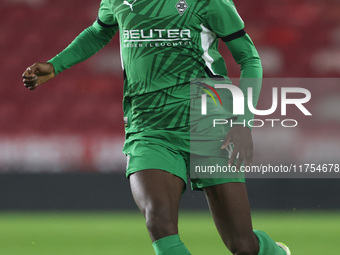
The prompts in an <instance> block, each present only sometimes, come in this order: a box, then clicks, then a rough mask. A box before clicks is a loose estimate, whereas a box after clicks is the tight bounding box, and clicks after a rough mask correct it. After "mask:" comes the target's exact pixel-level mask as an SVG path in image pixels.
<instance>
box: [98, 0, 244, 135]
mask: <svg viewBox="0 0 340 255" xmlns="http://www.w3.org/2000/svg"><path fill="white" fill-rule="evenodd" d="M97 21H98V23H99V24H100V25H101V26H103V27H112V29H114V30H118V29H119V33H120V50H121V59H122V68H123V70H124V74H125V82H124V115H125V121H126V126H127V131H130V132H135V131H141V130H144V129H155V128H156V129H163V128H167V129H169V128H176V127H182V126H187V125H188V118H189V101H188V100H189V93H190V91H189V90H190V87H189V86H188V85H189V83H190V80H191V79H193V78H197V77H200V78H202V77H227V69H226V65H225V62H224V59H223V58H222V56H221V55H220V53H219V52H218V39H219V38H222V39H223V40H225V41H228V40H232V39H234V38H238V37H240V36H243V35H244V34H245V32H244V30H243V28H244V23H243V21H242V19H241V18H240V16H239V14H238V13H237V11H236V8H235V6H234V4H233V2H232V1H231V0H161V1H150V0H128V1H127V0H124V1H123V0H102V2H101V6H100V9H99V14H98V20H97Z"/></svg>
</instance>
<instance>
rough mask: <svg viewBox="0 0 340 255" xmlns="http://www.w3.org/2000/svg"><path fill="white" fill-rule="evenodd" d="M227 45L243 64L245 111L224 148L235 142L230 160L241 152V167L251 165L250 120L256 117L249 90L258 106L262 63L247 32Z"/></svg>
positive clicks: (241, 82) (228, 136)
mask: <svg viewBox="0 0 340 255" xmlns="http://www.w3.org/2000/svg"><path fill="white" fill-rule="evenodd" d="M226 45H227V46H228V48H229V50H230V51H231V53H232V55H233V57H234V59H235V61H236V63H237V64H239V65H240V66H241V77H240V89H241V90H242V92H243V95H244V104H245V105H244V110H245V113H244V115H239V116H238V117H237V122H238V123H241V124H239V125H235V126H233V127H232V128H231V130H230V131H229V132H228V134H227V137H226V139H225V143H224V145H223V146H222V148H226V147H227V146H228V144H229V143H230V142H233V143H234V145H235V147H234V151H233V153H232V156H231V157H230V161H229V162H230V163H232V162H234V161H235V159H236V156H237V154H239V159H238V162H237V168H238V169H239V168H240V166H241V164H242V162H243V161H244V162H245V165H251V162H252V157H253V141H252V135H251V127H250V126H249V124H248V121H249V120H251V119H253V118H254V114H253V113H252V112H250V110H249V108H248V104H247V102H248V92H247V90H248V88H252V91H253V93H252V101H253V105H254V107H256V105H257V102H258V99H259V96H260V91H261V85H262V65H261V60H260V57H259V54H258V52H257V50H256V48H255V46H254V44H253V42H252V41H251V39H250V37H249V36H248V35H247V34H244V35H243V36H241V37H239V38H237V39H234V40H231V41H227V42H226ZM242 123H244V124H245V125H243V124H242Z"/></svg>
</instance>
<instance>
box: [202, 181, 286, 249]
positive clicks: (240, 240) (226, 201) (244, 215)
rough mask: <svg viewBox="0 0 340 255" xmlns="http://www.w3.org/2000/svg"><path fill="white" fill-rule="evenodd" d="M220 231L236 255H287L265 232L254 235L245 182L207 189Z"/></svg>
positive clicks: (226, 243)
mask: <svg viewBox="0 0 340 255" xmlns="http://www.w3.org/2000/svg"><path fill="white" fill-rule="evenodd" d="M204 191H205V194H206V197H207V201H208V204H209V208H210V210H211V213H212V216H213V218H214V221H215V225H216V227H217V230H218V232H219V233H220V236H221V238H222V240H223V242H224V244H225V245H226V246H227V247H228V249H229V250H230V251H231V252H232V253H233V254H235V255H272V254H275V255H286V252H285V251H284V250H283V249H282V248H280V247H279V246H277V245H276V243H275V242H274V241H273V240H272V239H271V238H270V237H269V236H268V235H267V234H266V233H264V232H262V231H255V232H253V229H252V223H251V216H250V206H249V201H248V195H247V190H246V186H245V183H241V182H239V183H224V184H219V185H214V186H210V187H206V188H204Z"/></svg>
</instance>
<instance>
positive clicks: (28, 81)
mask: <svg viewBox="0 0 340 255" xmlns="http://www.w3.org/2000/svg"><path fill="white" fill-rule="evenodd" d="M22 81H23V83H24V84H28V85H32V84H35V83H37V82H38V77H37V76H34V77H27V78H24V79H23V80H22Z"/></svg>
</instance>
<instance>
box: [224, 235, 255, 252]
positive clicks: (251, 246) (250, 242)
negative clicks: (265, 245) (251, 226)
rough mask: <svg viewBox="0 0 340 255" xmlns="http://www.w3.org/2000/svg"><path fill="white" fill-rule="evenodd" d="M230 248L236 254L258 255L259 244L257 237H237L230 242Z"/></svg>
mask: <svg viewBox="0 0 340 255" xmlns="http://www.w3.org/2000/svg"><path fill="white" fill-rule="evenodd" d="M228 248H229V250H230V251H231V253H232V254H234V255H257V254H258V252H259V246H258V243H257V241H256V240H255V239H252V238H251V239H246V238H237V239H234V240H232V241H231V242H230V243H229V244H228Z"/></svg>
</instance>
